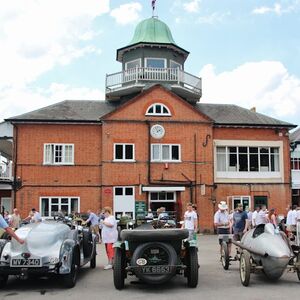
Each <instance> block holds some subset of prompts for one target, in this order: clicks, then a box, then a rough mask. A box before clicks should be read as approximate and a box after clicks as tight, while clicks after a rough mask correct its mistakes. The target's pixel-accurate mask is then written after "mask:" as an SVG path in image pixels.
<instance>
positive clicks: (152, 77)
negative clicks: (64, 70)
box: [106, 68, 201, 94]
mask: <svg viewBox="0 0 300 300" xmlns="http://www.w3.org/2000/svg"><path fill="white" fill-rule="evenodd" d="M142 81H157V82H159V81H164V82H171V83H172V82H174V83H177V84H178V85H181V86H183V87H185V88H188V89H191V90H193V91H194V92H195V93H199V94H200V93H201V78H199V77H196V76H194V75H192V74H189V73H187V72H185V71H183V70H180V69H179V68H164V69H162V68H132V69H129V70H125V71H122V72H118V73H113V74H107V75H106V91H107V92H109V91H112V90H116V89H119V88H122V87H126V86H129V85H130V84H138V83H139V82H142Z"/></svg>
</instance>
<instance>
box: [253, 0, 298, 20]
mask: <svg viewBox="0 0 300 300" xmlns="http://www.w3.org/2000/svg"><path fill="white" fill-rule="evenodd" d="M299 8H300V1H299V0H293V1H286V2H285V6H283V5H282V4H280V3H278V2H277V3H274V5H273V7H272V6H260V7H257V8H255V9H253V10H252V13H253V14H255V15H265V14H268V13H275V14H276V15H277V16H281V15H282V14H286V13H291V12H295V11H297V10H299Z"/></svg>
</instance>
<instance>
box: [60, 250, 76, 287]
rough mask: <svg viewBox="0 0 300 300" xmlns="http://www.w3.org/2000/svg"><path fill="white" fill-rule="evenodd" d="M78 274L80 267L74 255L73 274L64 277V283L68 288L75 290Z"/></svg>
mask: <svg viewBox="0 0 300 300" xmlns="http://www.w3.org/2000/svg"><path fill="white" fill-rule="evenodd" d="M77 273H78V265H77V263H76V256H75V253H73V256H72V263H71V272H70V273H69V274H65V275H63V283H64V286H65V287H66V288H73V287H74V286H75V284H76V280H77Z"/></svg>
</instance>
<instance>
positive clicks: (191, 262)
mask: <svg viewBox="0 0 300 300" xmlns="http://www.w3.org/2000/svg"><path fill="white" fill-rule="evenodd" d="M198 268H199V265H198V253H197V248H195V247H191V248H189V249H188V251H187V284H188V287H191V288H195V287H196V286H197V285H198Z"/></svg>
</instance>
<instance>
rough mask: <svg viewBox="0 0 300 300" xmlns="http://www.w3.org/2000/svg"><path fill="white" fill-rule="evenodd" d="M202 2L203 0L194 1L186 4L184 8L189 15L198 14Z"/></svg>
mask: <svg viewBox="0 0 300 300" xmlns="http://www.w3.org/2000/svg"><path fill="white" fill-rule="evenodd" d="M200 2H201V0H193V1H190V2H188V3H184V4H183V8H184V10H185V11H187V12H189V13H196V12H198V11H199V9H200Z"/></svg>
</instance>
